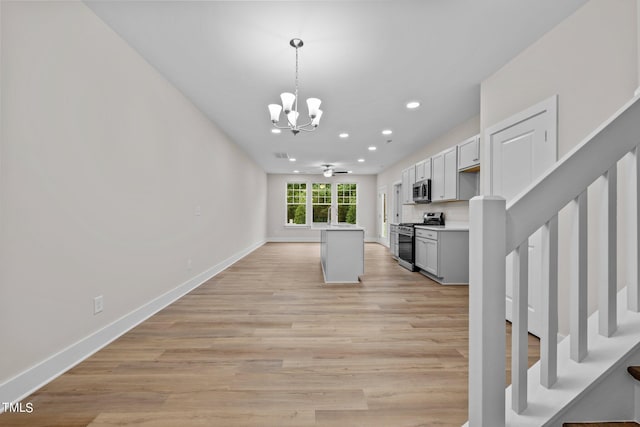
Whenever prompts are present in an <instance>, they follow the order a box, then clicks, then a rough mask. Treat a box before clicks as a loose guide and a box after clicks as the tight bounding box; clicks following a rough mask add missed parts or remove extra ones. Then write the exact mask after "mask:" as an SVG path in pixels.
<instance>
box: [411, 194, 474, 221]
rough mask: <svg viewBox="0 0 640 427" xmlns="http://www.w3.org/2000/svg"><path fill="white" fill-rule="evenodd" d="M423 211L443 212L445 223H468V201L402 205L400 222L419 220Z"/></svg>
mask: <svg viewBox="0 0 640 427" xmlns="http://www.w3.org/2000/svg"><path fill="white" fill-rule="evenodd" d="M425 212H444V220H445V223H446V224H452V223H455V224H460V223H461V224H468V223H469V201H467V200H461V201H457V202H441V203H429V204H415V205H402V222H421V221H422V215H423V214H424V213H425Z"/></svg>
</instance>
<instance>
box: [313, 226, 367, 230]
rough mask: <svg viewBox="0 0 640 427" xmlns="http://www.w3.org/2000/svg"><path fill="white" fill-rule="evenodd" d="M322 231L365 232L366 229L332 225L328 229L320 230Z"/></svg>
mask: <svg viewBox="0 0 640 427" xmlns="http://www.w3.org/2000/svg"><path fill="white" fill-rule="evenodd" d="M320 230H329V231H353V230H362V231H364V228H363V227H359V226H357V225H336V224H331V225H328V226H326V227H322V228H320Z"/></svg>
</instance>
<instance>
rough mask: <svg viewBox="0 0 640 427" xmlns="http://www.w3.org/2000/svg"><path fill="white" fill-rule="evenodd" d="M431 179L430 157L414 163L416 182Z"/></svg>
mask: <svg viewBox="0 0 640 427" xmlns="http://www.w3.org/2000/svg"><path fill="white" fill-rule="evenodd" d="M425 179H431V158H429V159H425V160H423V161H421V162H418V163H416V182H418V181H424V180H425Z"/></svg>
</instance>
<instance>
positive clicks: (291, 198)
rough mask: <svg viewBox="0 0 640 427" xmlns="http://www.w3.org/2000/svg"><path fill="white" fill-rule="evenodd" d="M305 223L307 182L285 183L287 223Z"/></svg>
mask: <svg viewBox="0 0 640 427" xmlns="http://www.w3.org/2000/svg"><path fill="white" fill-rule="evenodd" d="M306 223H307V184H306V183H298V182H293V183H292V182H290V183H287V224H306Z"/></svg>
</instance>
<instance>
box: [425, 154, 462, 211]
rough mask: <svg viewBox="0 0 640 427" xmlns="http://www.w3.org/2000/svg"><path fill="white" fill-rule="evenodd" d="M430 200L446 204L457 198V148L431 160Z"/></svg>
mask: <svg viewBox="0 0 640 427" xmlns="http://www.w3.org/2000/svg"><path fill="white" fill-rule="evenodd" d="M432 162H433V171H432V178H431V200H432V201H434V202H446V201H450V200H456V199H457V198H458V191H457V189H458V147H453V148H450V149H448V150H445V151H443V152H441V153H439V154H436V155H435V156H433V158H432Z"/></svg>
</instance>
